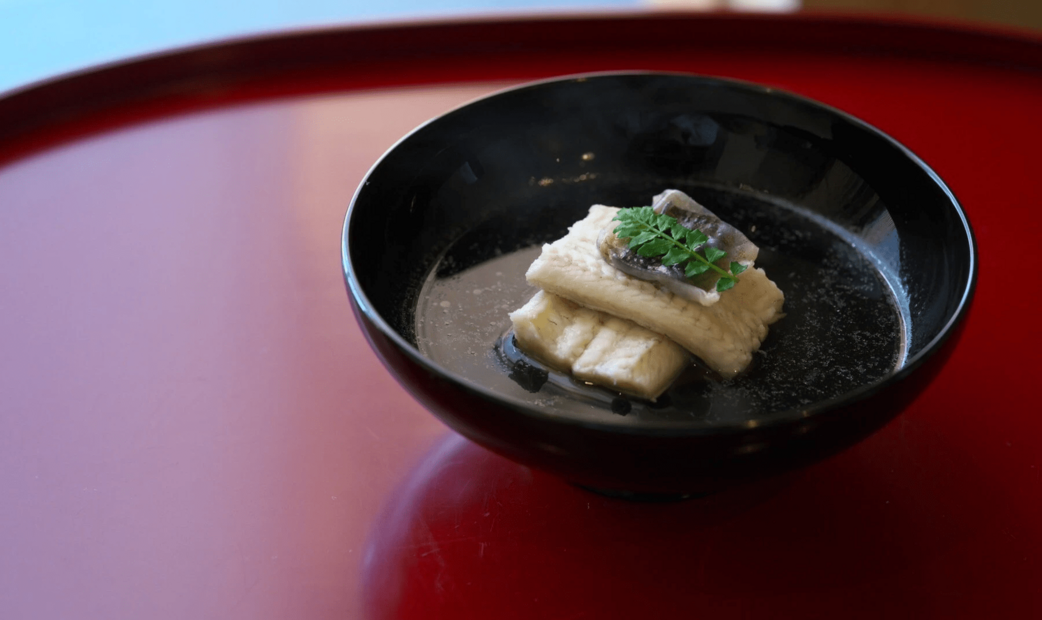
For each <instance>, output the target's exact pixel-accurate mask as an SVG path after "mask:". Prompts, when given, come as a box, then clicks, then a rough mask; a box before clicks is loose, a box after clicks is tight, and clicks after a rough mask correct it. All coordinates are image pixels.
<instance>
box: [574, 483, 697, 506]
mask: <svg viewBox="0 0 1042 620" xmlns="http://www.w3.org/2000/svg"><path fill="white" fill-rule="evenodd" d="M572 484H575V486H577V487H579V488H580V489H583V490H585V491H589V492H591V493H596V494H597V495H603V496H605V497H611V498H613V499H624V500H626V501H628V502H647V503H664V502H681V501H684V500H687V499H697V498H699V497H705V496H707V495H711V494H712V492H711V491H707V492H701V493H645V492H643V491H623V490H621V489H601V488H598V487H591V486H586V485H585V484H576V483H572Z"/></svg>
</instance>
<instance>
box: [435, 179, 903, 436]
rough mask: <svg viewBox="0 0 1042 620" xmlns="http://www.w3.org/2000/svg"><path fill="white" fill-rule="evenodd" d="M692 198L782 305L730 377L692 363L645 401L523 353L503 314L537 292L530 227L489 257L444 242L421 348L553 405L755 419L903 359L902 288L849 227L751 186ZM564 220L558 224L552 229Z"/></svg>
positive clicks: (482, 381) (576, 413)
mask: <svg viewBox="0 0 1042 620" xmlns="http://www.w3.org/2000/svg"><path fill="white" fill-rule="evenodd" d="M696 198H697V199H698V200H699V201H700V202H702V203H703V204H705V205H706V206H707V207H709V208H710V209H711V210H713V211H715V212H716V213H717V214H718V215H719V216H720V217H722V218H723V219H725V220H727V221H728V222H730V223H731V224H733V225H735V226H737V227H738V228H740V229H742V230H743V231H744V232H745V233H746V234H747V235H748V236H749V238H750V239H752V241H753V242H754V243H756V244H757V245H758V246H759V247H760V255H759V258H758V260H757V262H756V264H757V266H758V267H762V268H763V269H764V270H765V271H766V272H767V275H768V277H769V278H771V279H772V280H773V281H774V282H775V283H776V284H777V285H778V286H779V288H781V290H782V291H783V292H784V293H785V307H784V311H785V313H786V314H785V316H784V317H783V318H782V319H781V320H779V321H778V322H777V323H775V324H774V325H772V326H771V328H770V333H769V335H768V336H767V338H766V339H765V340H764V342H763V344H762V346H761V347H760V349H759V351H758V353H757V354H756V355H754V361H753V363H752V364H751V365H750V367H749V368H748V369H747V370H746V371H745V372H743V373H742V374H741V375H739V376H738V377H735V378H734V379H731V380H729V381H720V380H717V379H714V378H713V377H712V373H710V372H707V371H705V370H704V369H703V368H702V367H700V365H699V364H697V363H693V364H692V366H691V368H690V369H689V370H688V371H686V372H685V373H684V374H683V375H682V376H681V377H680V378H679V379H678V380H677V381H675V382H674V383H673V385H672V386H671V387H670V388H669V389H668V390H667V391H666V392H665V393H664V394H663V395H662V396H661V397H659V398H658V399H657V401H656V402H648V401H644V400H640V399H635V398H632V397H626V396H623V395H621V394H618V393H616V392H612V391H611V390H609V389H607V388H603V387H597V386H590V385H587V384H585V383H582V382H578V381H575V380H573V379H572V378H571V377H570V376H569V375H567V374H566V373H561V372H558V371H554V370H551V369H548V368H547V367H545V366H543V365H542V364H540V363H538V362H536V361H534V360H532V359H529V358H528V357H527V356H525V355H524V353H523V352H521V351H519V350H518V349H517V348H516V346H514V343H513V340H512V336H511V334H510V327H511V324H510V319H509V317H508V316H507V315H508V313H510V312H511V311H513V310H515V309H517V308H519V307H520V306H521V305H523V304H524V303H525V302H526V301H527V300H528V299H529V298H530V297H531V296H532V295H533V294H534V293H535V288H533V287H532V286H530V285H529V284H528V283H527V282H526V281H525V276H524V274H525V271H527V269H528V266H529V265H530V264H531V262H532V261H533V260H534V259H535V258H536V257H537V256H538V255H539V252H540V251H541V243H539V242H537V241H535V240H532V239H528V240H520V242H519V241H518V240H515V241H514V243H513V244H507V243H505V244H504V246H505V247H519V248H520V249H516V250H512V251H506V252H503V253H499V252H498V249H493V251H492V252H491V254H492V255H493V256H492V257H491V258H485V259H483V260H481V262H479V263H478V264H476V265H472V266H467V267H466V268H462V269H461V268H460V267H459V265H453V264H451V263H452V261H454V260H455V261H458V257H459V256H460V255H462V254H465V252H466V250H467V248H460V247H456V248H450V250H449V251H448V252H446V253H445V254H444V255H443V257H442V258H441V259H439V261H437V263H436V264H435V266H434V268H433V269H432V270H431V272H430V273H429V275H428V277H427V278H426V281H425V282H424V284H423V287H422V289H421V291H420V295H419V301H418V304H417V308H416V323H415V325H416V339H417V345H418V347H419V349H420V351H421V352H422V353H423V354H424V355H425V356H427V357H429V358H430V359H432V360H433V361H435V362H436V363H437V364H439V365H440V366H441V367H443V368H445V369H447V370H449V371H451V372H453V373H455V374H457V375H460V376H462V377H464V378H466V379H468V380H470V381H473V382H475V383H477V384H479V385H482V386H484V387H486V388H488V389H490V390H493V391H495V392H498V393H501V394H503V395H504V396H508V397H512V398H514V399H517V400H520V401H523V402H527V403H529V404H531V405H535V406H538V407H542V408H545V409H546V410H547V411H551V412H553V413H555V414H556V415H560V416H565V417H571V418H577V419H581V420H590V421H599V422H609V423H614V424H619V425H634V424H640V423H641V422H642V421H646V420H655V421H667V422H668V421H675V422H677V423H690V422H691V421H693V420H697V421H700V422H701V423H703V424H708V425H715V424H734V423H736V422H737V423H742V422H749V421H752V420H758V419H764V418H768V417H769V416H770V415H771V414H774V413H777V412H780V411H786V410H791V409H798V408H800V407H805V406H807V405H809V404H811V403H814V402H819V401H822V400H826V399H829V398H833V397H836V396H839V395H841V394H844V393H845V392H848V391H850V390H852V389H854V388H857V387H859V386H861V385H864V384H866V383H870V382H873V381H875V380H878V379H880V378H882V377H884V376H886V375H887V374H889V373H891V372H893V371H894V370H895V369H897V368H899V367H900V366H901V364H902V363H903V361H904V357H905V352H906V349H907V340H908V339H907V337H906V326H907V321H906V320H905V317H904V316H903V315H902V311H901V308H902V307H903V306H902V304H900V303H898V302H897V297H896V296H895V290H898V291H899V290H900V289H899V288H898V287H896V286H892V285H891V283H890V282H889V281H888V280H887V278H886V277H885V276H884V274H883V273H882V272H881V271H880V270H879V268H878V266H877V264H876V262H875V261H873V260H872V256H871V253H870V252H869V251H868V249H867V248H865V247H864V246H863V245H861V244H859V243H858V241H857V239H856V237H854V236H853V235H850V234H848V233H846V232H845V231H841V230H837V229H835V228H834V227H832V226H830V225H828V224H827V223H825V222H823V221H821V220H820V219H819V218H816V217H815V216H813V215H812V214H809V213H805V212H802V211H800V210H798V209H795V208H793V207H791V206H787V205H783V204H777V203H774V202H768V201H766V200H764V199H762V198H761V197H759V196H753V195H748V194H737V193H733V192H727V191H720V190H709V189H705V188H703V189H702V190H701V191H700V192H699V193H698V194H697V195H696ZM580 217H581V215H580ZM577 219H578V218H577ZM564 232H565V231H563V230H561V231H556V233H557V237H559V236H561V235H563V234H564ZM552 238H556V237H552ZM543 241H545V240H543ZM486 250H487V248H486ZM483 254H484V255H485V256H487V255H488V254H489V252H487V251H486V252H483ZM454 256H455V257H456V258H453V257H454Z"/></svg>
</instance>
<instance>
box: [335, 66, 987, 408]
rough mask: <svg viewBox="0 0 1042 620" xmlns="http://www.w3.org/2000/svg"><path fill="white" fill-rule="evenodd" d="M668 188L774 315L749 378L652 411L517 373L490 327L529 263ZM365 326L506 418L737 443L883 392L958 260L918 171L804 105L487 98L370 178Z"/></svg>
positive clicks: (918, 165)
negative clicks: (730, 244) (738, 256)
mask: <svg viewBox="0 0 1042 620" xmlns="http://www.w3.org/2000/svg"><path fill="white" fill-rule="evenodd" d="M667 188H676V189H680V190H683V191H685V192H687V193H689V194H690V195H692V196H693V197H694V198H695V199H696V200H698V201H699V202H701V203H702V204H704V205H706V206H707V207H709V208H710V209H711V210H713V211H714V212H715V213H717V215H719V216H720V217H722V218H723V219H724V220H726V221H729V222H730V223H732V224H734V225H736V226H737V227H738V228H740V229H742V230H744V231H745V232H746V234H747V235H748V236H749V238H750V239H752V240H753V241H754V242H755V243H756V244H757V245H759V246H760V248H761V253H760V258H759V260H758V261H757V265H758V266H762V267H763V268H764V269H765V270H766V271H767V274H768V277H770V278H771V279H772V280H774V281H775V282H776V283H777V284H778V285H779V287H780V288H781V289H782V291H784V292H785V294H786V303H785V311H786V316H785V318H783V319H782V320H781V321H779V322H778V323H776V324H774V325H773V326H772V327H771V331H770V335H769V336H768V338H767V340H766V341H765V342H764V344H763V346H762V347H761V354H760V355H757V356H756V361H755V362H754V364H753V367H752V368H751V369H750V370H749V371H748V372H747V373H745V374H743V375H741V376H740V377H739V378H737V379H735V380H733V381H730V382H726V383H720V382H715V381H708V380H706V378H705V377H704V376H702V375H699V373H697V372H691V373H688V374H687V375H685V376H684V377H682V378H681V380H680V381H678V383H677V384H676V385H674V387H673V388H671V389H670V391H668V392H667V393H666V395H664V397H662V398H660V399H659V400H658V401H657V402H656V403H646V402H641V401H635V400H633V399H625V398H620V397H619V396H618V395H616V394H612V393H610V392H609V391H607V390H602V389H598V388H589V387H586V386H583V385H579V384H576V383H575V382H573V381H571V380H570V379H568V378H567V377H564V376H563V375H559V374H557V373H547V372H546V371H545V370H544V369H542V368H540V367H539V366H538V365H532V364H529V363H527V362H525V361H523V360H519V357H518V353H517V351H516V350H515V349H514V348H513V347H512V343H511V341H510V339H509V337H505V336H506V335H507V333H508V330H509V327H510V321H509V318H508V317H507V313H508V312H510V311H511V310H513V309H515V308H517V307H520V306H521V305H522V304H523V303H524V302H525V301H526V300H527V299H528V298H529V297H530V296H531V295H532V294H533V292H534V289H532V288H531V287H529V286H528V285H527V283H526V282H525V280H524V272H525V270H526V269H527V267H528V264H529V263H530V262H531V261H532V260H533V259H534V258H535V257H536V256H537V255H538V252H539V248H540V246H541V245H542V244H543V243H546V242H549V241H552V240H554V239H556V238H559V237H560V236H562V235H563V234H564V233H565V232H566V230H567V227H568V226H569V225H571V224H572V223H574V222H575V221H576V220H578V219H581V218H582V217H584V215H585V214H586V211H587V209H588V208H589V206H590V205H592V204H596V203H600V204H608V205H613V206H639V205H646V204H649V203H650V200H651V197H652V196H653V195H654V194H656V193H658V192H660V191H662V190H664V189H667ZM344 244H345V253H344V256H345V272H346V273H347V276H348V279H349V281H351V282H353V288H354V293H355V294H356V297H357V298H358V300H359V301H360V306H361V307H362V308H363V311H364V312H367V313H368V314H369V316H370V318H372V319H373V320H374V321H375V322H376V323H377V324H378V325H380V326H381V328H382V329H384V330H385V331H386V332H387V333H388V335H389V336H391V337H392V339H394V340H395V341H396V342H398V343H399V344H400V345H401V346H402V347H404V348H405V349H406V350H408V351H410V352H412V353H414V354H415V357H416V360H417V362H418V363H420V364H423V365H425V366H427V367H429V368H431V369H433V370H435V371H436V372H439V373H443V374H444V375H445V376H446V377H448V378H449V379H450V380H452V381H455V382H458V383H460V384H462V385H466V386H468V387H469V388H471V389H474V390H477V391H479V392H483V393H486V394H488V395H490V396H492V397H493V398H496V399H497V400H500V401H501V402H503V403H506V404H508V405H509V406H511V407H513V408H515V409H520V410H524V411H526V412H529V413H532V414H533V415H551V416H555V417H558V418H561V419H570V420H578V421H581V422H583V423H589V424H597V425H601V424H604V425H611V426H623V427H632V426H648V425H652V426H663V425H664V426H669V427H675V426H688V427H698V428H701V427H713V428H723V427H733V426H739V427H748V426H751V425H752V426H755V425H757V424H764V423H769V422H770V421H771V420H779V419H785V418H790V417H792V416H800V415H808V412H810V411H813V410H816V409H822V408H829V407H833V406H835V405H836V404H838V403H842V402H844V401H847V400H850V399H852V398H858V397H859V396H861V395H864V394H867V393H870V392H872V391H874V390H878V389H880V388H882V387H885V385H886V384H887V382H892V381H895V380H899V379H900V378H901V376H902V375H903V374H905V373H908V372H910V371H911V370H912V369H914V367H915V366H916V365H917V364H918V363H919V362H920V361H921V360H922V359H923V358H924V357H925V356H927V355H929V353H930V352H931V351H932V350H933V349H934V348H936V347H937V346H938V344H939V342H940V341H942V340H943V339H944V338H945V336H946V335H947V333H948V331H949V330H950V329H951V327H952V325H953V324H954V322H955V320H956V318H957V317H958V316H959V315H960V314H961V313H962V312H963V311H964V309H965V306H966V302H967V300H968V297H969V295H970V292H971V290H972V286H973V278H974V273H975V267H974V248H973V239H972V234H971V232H970V229H969V226H968V223H967V221H966V218H965V216H964V214H963V213H962V210H961V209H960V208H959V206H958V204H957V203H956V201H955V199H954V197H953V196H952V195H951V193H950V192H949V191H948V190H947V188H946V187H945V186H944V184H943V183H942V182H941V181H940V180H939V179H938V178H937V176H936V175H935V174H934V173H933V172H932V171H930V170H929V168H927V167H926V166H925V165H924V164H923V163H922V162H921V161H919V160H918V159H917V158H916V157H915V156H914V155H912V154H911V153H910V152H908V151H907V150H906V149H904V148H903V147H902V146H900V145H899V144H897V143H896V142H894V141H893V140H892V139H890V138H888V137H887V136H885V135H883V134H881V133H880V132H878V131H877V130H874V129H873V128H871V127H869V126H867V125H865V124H864V123H862V122H860V121H858V120H856V119H854V118H852V117H850V116H848V115H846V114H843V113H841V112H838V111H836V110H833V109H830V108H827V107H825V106H822V105H820V104H816V103H814V102H812V101H809V100H806V99H803V98H800V97H796V96H793V95H790V94H786V93H782V92H778V91H775V90H772V89H768V88H764V87H760V86H755V85H749V84H743V83H737V82H732V81H725V80H718V79H711V78H702V77H695V76H686V75H675V74H644V73H642V74H612V75H597V76H585V77H578V78H570V79H562V80H556V81H550V82H543V83H538V84H534V85H529V86H526V87H522V88H518V89H514V90H511V91H507V92H504V93H500V94H497V95H494V96H491V97H489V98H485V99H483V100H480V101H477V102H475V103H472V104H469V105H467V106H464V107H462V108H460V109H457V110H455V111H453V112H450V113H448V114H446V115H444V116H442V117H439V118H438V119H436V120H434V121H432V122H430V123H428V124H426V125H425V126H423V127H421V128H419V129H418V130H416V131H415V132H413V133H412V134H410V135H409V136H407V137H406V138H405V139H403V140H402V141H401V142H400V143H399V144H398V145H396V146H395V147H394V148H393V149H392V150H391V151H390V152H388V153H387V154H386V155H385V156H384V158H383V159H382V160H381V161H380V162H379V163H378V164H377V165H376V166H375V167H374V169H373V170H372V171H371V172H370V174H369V176H368V177H367V179H366V180H365V182H364V183H363V185H362V186H361V187H360V188H359V191H358V193H357V194H356V196H355V199H354V201H353V203H352V206H351V209H350V210H349V215H348V221H347V224H346V226H345V232H344Z"/></svg>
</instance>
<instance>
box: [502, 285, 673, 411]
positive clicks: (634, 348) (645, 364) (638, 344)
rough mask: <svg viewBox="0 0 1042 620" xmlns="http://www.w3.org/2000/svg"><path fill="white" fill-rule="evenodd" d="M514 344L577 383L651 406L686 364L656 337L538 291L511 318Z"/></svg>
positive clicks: (663, 339)
mask: <svg viewBox="0 0 1042 620" xmlns="http://www.w3.org/2000/svg"><path fill="white" fill-rule="evenodd" d="M510 320H511V321H512V322H513V324H514V336H515V337H516V338H517V344H518V346H520V347H521V348H522V349H523V350H524V351H525V352H527V353H528V354H530V355H532V356H533V357H535V358H536V359H539V360H540V361H542V362H544V363H546V364H548V365H550V366H552V367H554V368H556V369H558V370H562V371H565V372H570V373H571V374H572V375H573V376H574V377H575V378H577V379H579V380H580V381H589V382H590V383H596V384H598V385H603V386H606V387H610V388H612V389H615V390H618V391H619V392H625V393H627V394H633V395H636V396H639V397H641V398H647V399H650V400H655V399H656V398H658V396H659V395H661V394H662V392H664V391H665V389H666V388H667V387H669V384H670V383H672V382H673V380H674V379H676V377H677V375H679V374H680V372H681V371H682V370H683V369H684V367H685V366H687V365H688V364H689V363H690V361H691V358H690V356H689V355H688V353H687V352H686V351H684V349H683V348H682V347H680V346H679V345H677V344H676V343H674V342H672V341H671V340H669V339H668V338H666V337H665V336H662V335H661V334H656V333H654V332H652V331H649V330H647V329H644V328H643V327H641V326H639V325H637V324H636V323H633V322H632V321H627V320H625V319H620V318H617V317H613V316H610V315H607V314H604V313H603V312H597V311H596V310H590V309H589V308H583V307H581V306H579V305H577V304H575V303H573V302H571V301H568V300H567V299H563V298H561V297H557V296H556V295H551V294H549V293H546V292H545V291H539V292H538V293H536V294H535V296H534V297H532V299H531V300H529V301H528V303H526V304H525V305H524V306H522V307H521V308H520V309H518V310H515V311H514V312H511V313H510Z"/></svg>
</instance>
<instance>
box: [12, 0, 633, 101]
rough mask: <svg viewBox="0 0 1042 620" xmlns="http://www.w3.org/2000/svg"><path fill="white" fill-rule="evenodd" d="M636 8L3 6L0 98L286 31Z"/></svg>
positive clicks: (244, 3)
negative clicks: (95, 69) (140, 59)
mask: <svg viewBox="0 0 1042 620" xmlns="http://www.w3.org/2000/svg"><path fill="white" fill-rule="evenodd" d="M638 4H639V0H444V1H442V2H437V3H433V2H427V1H424V0H372V1H368V2H361V1H359V0H159V1H150V0H137V1H135V0H0V92H3V91H6V90H8V89H12V88H15V87H20V86H25V85H26V84H28V83H30V82H34V81H37V80H40V79H43V78H46V77H50V76H53V75H56V74H60V73H65V72H67V71H71V70H75V69H81V68H84V67H88V66H91V65H94V64H97V63H102V62H107V61H111V60H117V59H120V58H123V57H126V56H131V55H137V54H142V53H146V52H152V51H157V50H163V49H168V48H170V47H176V46H182V45H187V44H192V43H198V42H204V41H207V40H211V39H215V38H223V37H229V36H236V35H243V34H250V33H255V32H265V31H271V30H277V29H281V28H287V27H288V28H293V27H307V26H316V25H326V24H339V23H350V22H371V21H376V20H381V19H404V18H411V17H417V16H419V17H432V16H453V15H460V14H470V13H490V12H519V11H524V10H529V9H539V10H551V9H552V10H574V9H579V10H592V9H594V8H596V7H608V8H624V7H636V6H637V5H638Z"/></svg>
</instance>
